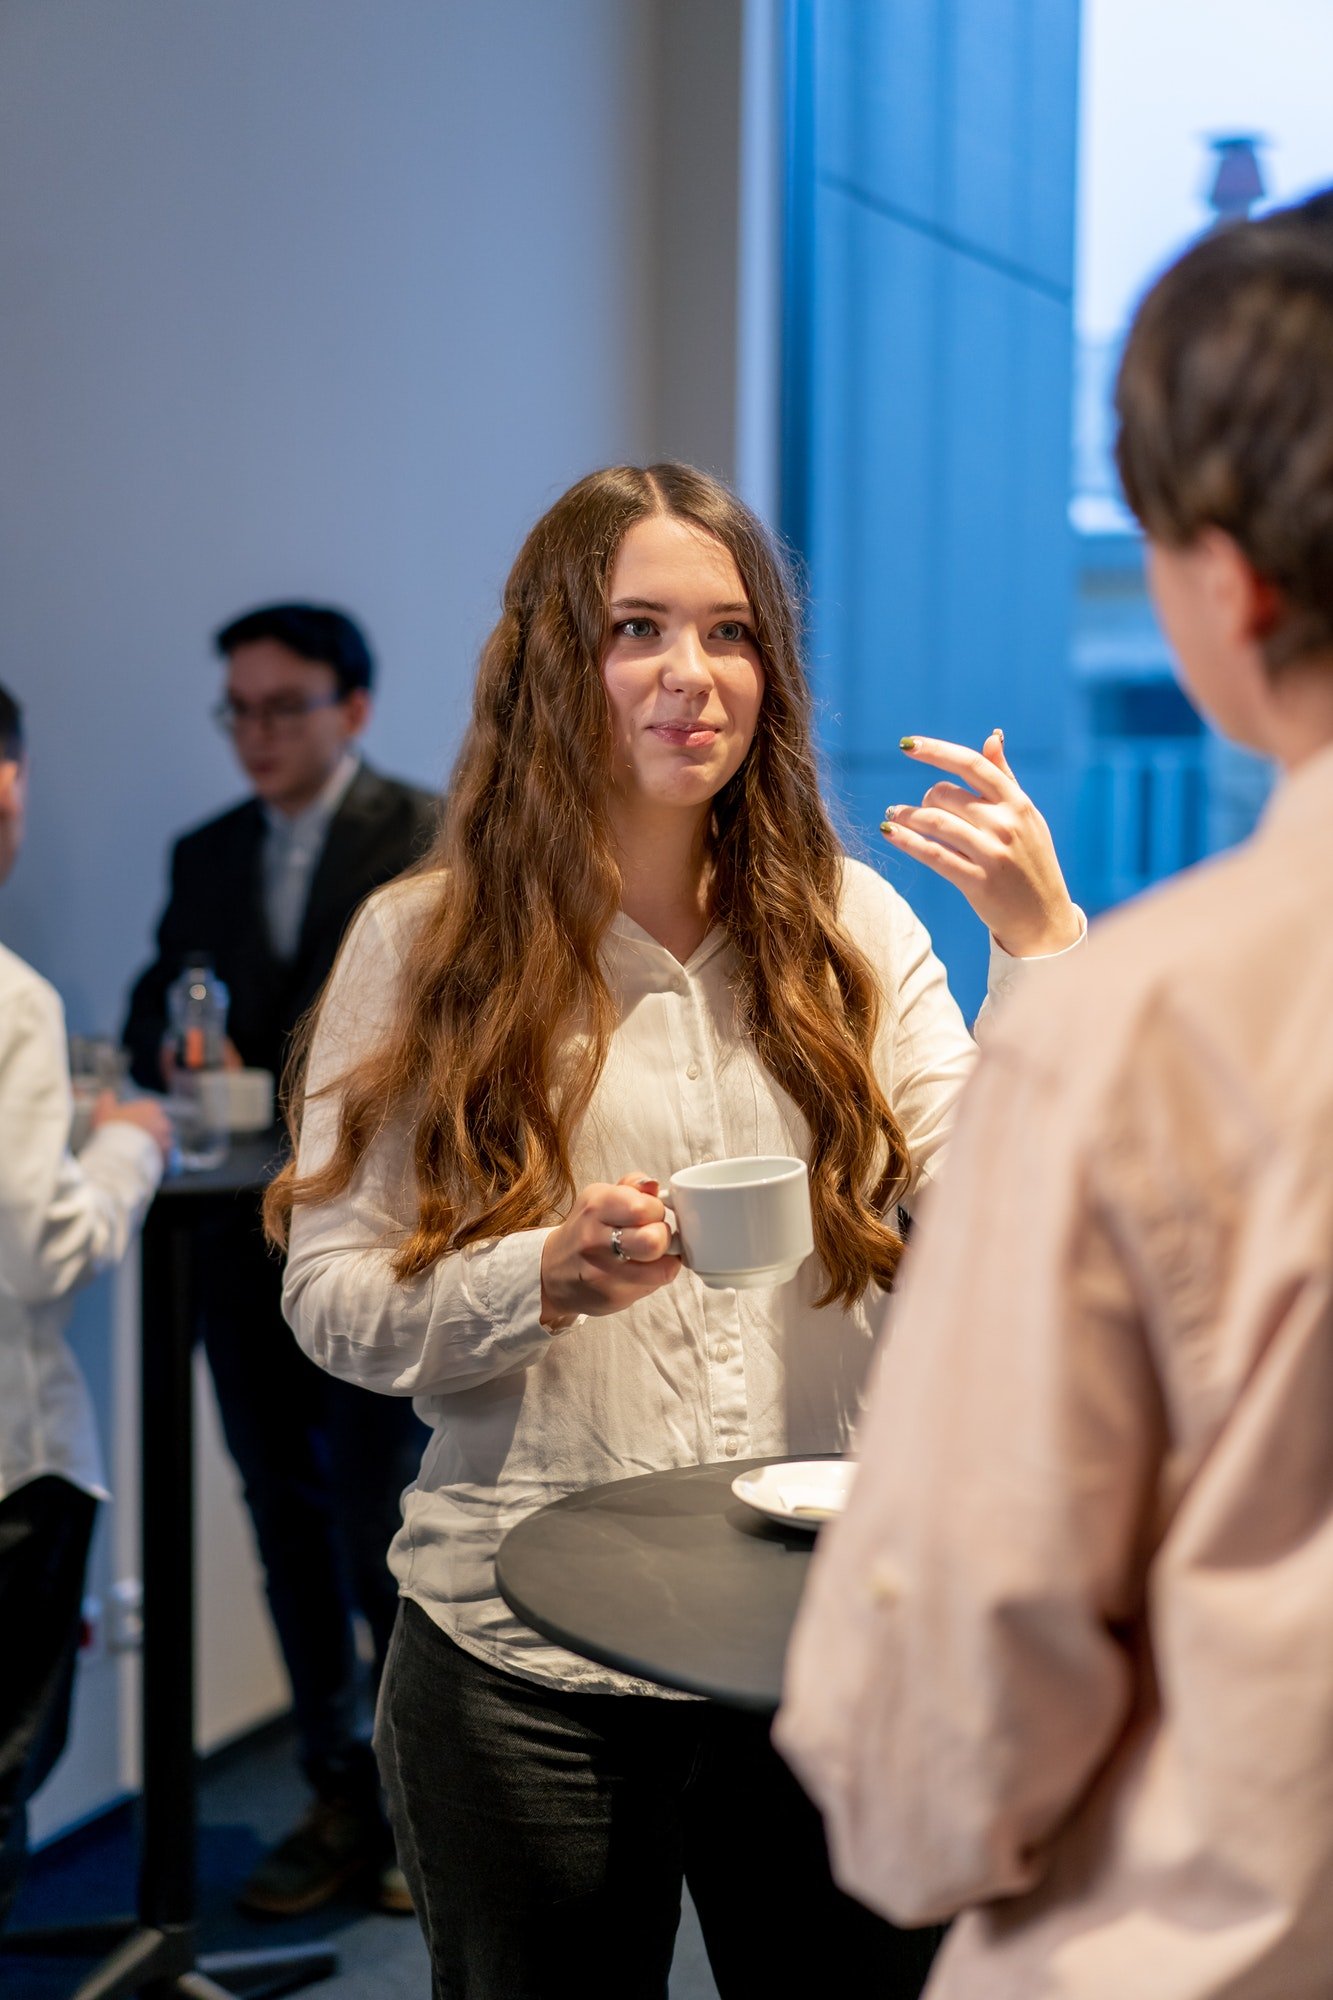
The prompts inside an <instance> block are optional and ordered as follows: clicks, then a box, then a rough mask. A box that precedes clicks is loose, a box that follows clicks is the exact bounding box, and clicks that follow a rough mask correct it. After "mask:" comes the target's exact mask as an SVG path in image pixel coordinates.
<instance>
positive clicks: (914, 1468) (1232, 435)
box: [777, 192, 1333, 2000]
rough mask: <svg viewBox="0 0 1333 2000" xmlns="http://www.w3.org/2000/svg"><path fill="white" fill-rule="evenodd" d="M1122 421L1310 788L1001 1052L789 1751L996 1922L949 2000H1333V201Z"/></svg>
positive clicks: (878, 1392) (1277, 217)
mask: <svg viewBox="0 0 1333 2000" xmlns="http://www.w3.org/2000/svg"><path fill="white" fill-rule="evenodd" d="M1117 404H1118V411H1119V418H1120V436H1119V463H1120V470H1121V475H1122V478H1123V483H1124V487H1125V492H1126V494H1127V496H1128V498H1129V501H1130V503H1131V505H1132V506H1133V508H1134V510H1135V512H1136V513H1137V515H1138V517H1139V519H1140V520H1141V521H1142V523H1143V526H1144V528H1145V529H1146V531H1147V535H1148V573H1149V579H1150V582H1151V586H1152V590H1153V594H1154V596H1155V599H1156V602H1157V606H1158V610H1159V613H1160V616H1161V620H1162V623H1163V626H1164V628H1165V630H1166V633H1167V636H1168V638H1169V639H1170V641H1171V643H1172V645H1173V648H1174V650H1175V653H1176V656H1177V658H1178V661H1179V667H1180V672H1181V676H1182V678H1183V681H1184V683H1185V685H1186V687H1187V688H1188V690H1189V691H1190V693H1191V694H1192V696H1193V697H1194V699H1195V701H1196V702H1197V703H1198V705H1199V706H1200V708H1201V709H1202V710H1203V711H1204V712H1205V713H1206V714H1207V715H1208V716H1209V717H1210V718H1211V719H1212V721H1213V722H1214V723H1215V724H1216V725H1217V726H1218V727H1219V728H1220V729H1221V730H1222V731H1224V732H1225V733H1226V734H1227V735H1228V736H1230V737H1231V738H1233V739H1234V740H1236V741H1237V742H1240V743H1243V744H1246V745H1248V746H1250V747H1251V748H1253V749H1256V750H1259V751H1261V752H1263V753H1264V754H1265V755H1267V756H1269V757H1272V758H1273V759H1274V760H1275V761H1276V763H1277V765H1278V767H1279V770H1280V773H1281V776H1280V779H1279V783H1278V786H1277V789H1276V793H1275V796H1274V797H1273V799H1272V801H1271V804H1270V807H1269V810H1268V812H1267V814H1266V816H1265V818H1264V820H1263V823H1262V825H1261V827H1260V829H1259V831H1258V832H1257V834H1256V835H1255V836H1254V838H1253V839H1252V840H1250V841H1249V842H1248V843H1247V844H1246V845H1244V846H1243V847H1241V848H1240V849H1239V850H1238V851H1236V852H1235V853H1233V854H1231V855H1229V856H1227V857H1225V858H1223V859H1221V860H1218V861H1214V862H1210V863H1207V864H1205V865H1204V866H1202V867H1200V868H1199V869H1197V870H1195V871H1194V872H1193V873H1192V874H1191V875H1190V876H1189V877H1187V878H1186V879H1185V880H1184V881H1182V882H1180V883H1178V884H1176V885H1173V886H1171V887H1169V888H1167V889H1165V890H1162V891H1159V892H1157V893H1155V894H1152V895H1150V896H1149V897H1147V898H1146V899H1145V900H1144V901H1143V902H1142V903H1141V904H1140V905H1139V906H1138V907H1136V908H1134V909H1131V910H1129V911H1126V912H1124V913H1121V914H1118V915H1117V916H1115V917H1114V918H1112V919H1110V920H1108V921H1107V922H1106V923H1105V924H1104V925H1103V926H1101V928H1100V933H1099V935H1096V936H1095V937H1094V938H1093V939H1092V940H1091V941H1090V943H1089V947H1088V949H1087V950H1086V951H1085V952H1083V953H1081V954H1078V955H1077V956H1076V958H1073V959H1070V960H1069V961H1068V963H1067V964H1066V965H1065V966H1063V967H1062V968H1061V969H1060V972H1059V973H1058V974H1057V976H1056V977H1055V978H1054V979H1052V980H1051V981H1050V982H1048V983H1047V986H1046V989H1045V990H1044V991H1043V992H1042V993H1040V994H1035V993H1034V994H1031V995H1028V996H1024V1000H1023V1002H1022V1003H1021V1004H1019V1005H1016V1006H1015V1007H1014V1008H1013V1009H1012V1010H1009V1011H1008V1012H1007V1013H1006V1015H1005V1018H1004V1019H1003V1020H1001V1021H998V1022H997V1023H996V1028H995V1032H994V1034H993V1035H992V1037H991V1038H990V1039H989V1041H988V1043H987V1046H986V1049H985V1052H984V1054H983V1056H982V1059H981V1063H980V1066H979V1069H978V1073H977V1075H976V1077H975V1080H974V1081H973V1083H972V1084H971V1086H970V1087H969V1093H968V1096H967V1098H966V1101H965V1104H964V1106H963V1110H962V1114H961V1117H960V1119H959V1122H958V1127H957V1131H956V1137H955V1141H954V1146H953V1150H952V1152H951V1156H950V1159H949V1163H948V1168H947V1170H946V1173H945V1175H944V1177H943V1181H942V1184H941V1187H940V1191H939V1197H938V1201H937V1203H936V1204H935V1205H933V1206H932V1207H931V1208H930V1210H929V1213H928V1214H927V1216H926V1218H925V1222H924V1226H923V1230H922V1233H921V1239H920V1242H919V1244H914V1246H913V1252H912V1257H911V1259H910V1260H909V1268H908V1270H907V1271H906V1272H905V1274H904V1284H903V1294H904V1295H903V1297H902V1298H901V1299H900V1300H899V1304H898V1311H897V1313H896V1315H895V1320H894V1328H893V1333H892V1338H891V1340H890V1341H889V1342H888V1344H887V1346H886V1348H885V1350H884V1353H883V1357H882V1361H881V1362H880V1363H879V1364H878V1366H877V1371H876V1380H875V1384H874V1389H873V1393H872V1397H871V1402H870V1407H869V1411H868V1414H867V1416H866V1418H865V1420H864V1423H863V1425H862V1427H861V1429H860V1431H859V1435H858V1440H857V1444H858V1449H859V1453H860V1458H861V1464H860V1470H859V1472H858V1474H857V1477H856V1480H855V1484H854V1487H853V1491H852V1497H851V1501H850V1505H849V1508H848V1511H847V1513H846V1515H845V1516H844V1518H843V1519H842V1520H841V1521H840V1522H839V1523H837V1524H836V1526H835V1527H833V1528H831V1529H829V1530H828V1531H827V1532H826V1534H825V1535H824V1536H823V1537H822V1538H821V1545H820V1547H819V1550H818V1552H817V1555H816V1559H815V1562H814V1565H813V1574H812V1578H811V1582H810V1587H809V1589H808V1592H807V1595H806V1598H805V1600H804V1603H803V1606H802V1610H801V1615H800V1618H799V1621H798V1624H797V1629H796V1633H795V1638H794V1642H793V1646H792V1650H791V1653H790V1655H789V1660H788V1674H787V1687H786V1698H785V1702H784V1705H783V1708H782V1711H781V1713H780V1716H779V1720H778V1724H777V1740H778V1742H779V1744H780V1745H781V1747H782V1748H783V1749H784V1750H785V1752H786V1754H787V1755H788V1756H789V1758H790V1759H791V1760H792V1762H793V1763H794V1765H795V1767H796V1769H797V1771H798V1772H799V1773H800V1775H801V1776H802V1777H803V1778H804V1780H805V1781H806V1783H807V1784H808V1786H809V1788H810V1790H811V1791H812V1793H813V1794H814V1796H815V1798H816V1799H817V1800H819V1801H820V1803H821V1804H822V1806H823V1807H824V1810H825V1813H826V1816H827V1825H828V1830H829V1834H830V1837H831V1844H832V1850H833V1858H834V1864H835V1871H836V1874H837V1876H838V1879H839V1880H840V1881H841V1882H842V1883H843V1885H844V1886H845V1887H846V1888H847V1889H849V1890H850V1891H851V1892H853V1893H854V1894H855V1895H857V1896H860V1897H863V1898H864V1899H865V1900H866V1901H867V1902H868V1903H870V1904H871V1905H873V1906H874V1907H875V1908H877V1909H879V1910H882V1911H884V1912H885V1913H887V1914H889V1915H891V1916H893V1917H894V1918H896V1919H897V1920H898V1921H899V1922H902V1923H909V1924H910V1923H922V1922H926V1921H931V1920H940V1919H943V1918H946V1917H949V1916H951V1915H953V1914H954V1913H955V1912H958V1911H963V1912H965V1914H964V1915H962V1916H961V1917H960V1918H959V1920H958V1922H957V1923H956V1924H955V1925H954V1927H953V1930H952V1932H951V1934H950V1936H949V1937H948V1939H947V1940H946V1942H945V1945H944V1948H943V1950H942V1952H941V1954H940V1957H939V1959H938V1961H937V1964H936V1968H935V1971H934V1974H933V1975H932V1978H931V1981H930V1986H929V1992H930V1995H931V2000H1327V1996H1328V1995H1329V1994H1330V1993H1333V922H1331V917H1333V192H1331V193H1330V194H1328V195H1325V196H1323V197H1322V198H1319V199H1317V200H1315V201H1313V202H1311V203H1309V204H1307V205H1306V206H1305V207H1304V208H1302V209H1297V210H1290V211H1286V212H1280V213H1276V214H1273V215H1270V216H1269V217H1266V218H1265V219H1264V220H1262V221H1259V222H1256V223H1248V224H1242V225H1240V226H1237V227H1231V228H1227V229H1226V230H1224V231H1221V232H1218V233H1216V234H1214V235H1211V236H1209V237H1208V238H1206V239H1205V240H1204V241H1202V242H1200V243H1199V244H1197V245H1196V246H1195V247H1194V248H1193V249H1191V250H1190V251H1189V252H1187V254H1186V255H1185V256H1184V257H1183V258H1182V259H1181V260H1180V262H1179V263H1178V264H1176V265H1175V267H1174V268H1173V269H1172V270H1170V271H1169V272H1167V274H1166V275H1165V276H1164V277H1163V278H1162V279H1160V280H1159V282H1158V283H1157V284H1156V286H1155V287H1154V289H1153V290H1152V291H1151V292H1150V293H1149V295H1148V297H1147V299H1146V300H1145V301H1144V303H1143V305H1142V306H1141V308H1140V310H1139V313H1138V315H1137V318H1136V320H1135V323H1134V326H1133V329H1132V331H1131V333H1130V336H1129V341H1128V345H1127V348H1126V351H1125V355H1124V360H1123V363H1122V366H1121V371H1120V379H1119V386H1118V391H1117ZM1001 1163H1002V1167H1003V1171H997V1166H998V1165H1000V1164H1001Z"/></svg>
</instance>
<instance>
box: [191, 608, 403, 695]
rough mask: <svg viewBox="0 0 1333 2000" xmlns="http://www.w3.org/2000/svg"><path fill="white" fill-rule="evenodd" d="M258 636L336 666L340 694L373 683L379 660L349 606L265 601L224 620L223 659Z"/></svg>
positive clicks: (219, 646) (219, 638)
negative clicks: (337, 608)
mask: <svg viewBox="0 0 1333 2000" xmlns="http://www.w3.org/2000/svg"><path fill="white" fill-rule="evenodd" d="M257 639H276V640H277V641H278V643H279V645H282V646H286V647H287V648H288V649H289V651H291V652H293V653H299V654H300V656H301V658H302V659H303V660H314V661H315V662H316V663H317V664H318V665H319V666H323V667H332V668H333V671H334V673H335V674H336V675H337V676H338V692H339V694H351V693H353V692H354V690H355V689H357V688H369V687H373V685H374V682H375V661H374V657H373V655H372V653H371V650H370V647H369V646H368V645H367V643H366V635H365V633H364V632H363V631H362V630H361V627H360V626H359V625H358V624H357V623H356V621H355V620H354V619H351V618H349V617H348V616H347V613H346V612H345V611H335V610H334V609H333V608H332V606H331V605H327V604H264V605H261V606H260V608H259V610H258V611H247V612H246V613H245V615H244V617H242V618H233V619H232V621H231V623H230V625H224V626H223V628H222V630H221V631H220V632H219V633H217V635H216V636H215V638H214V640H213V644H214V645H215V646H216V648H217V650H218V652H219V653H221V654H222V655H223V657H224V659H225V658H226V657H227V656H228V655H229V654H231V653H234V652H235V651H236V649H237V647H238V646H250V645H253V644H254V642H255V641H256V640H257Z"/></svg>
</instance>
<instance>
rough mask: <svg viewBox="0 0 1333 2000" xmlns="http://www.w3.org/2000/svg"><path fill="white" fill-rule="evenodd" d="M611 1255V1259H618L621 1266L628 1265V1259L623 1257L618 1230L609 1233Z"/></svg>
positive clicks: (623, 1252)
mask: <svg viewBox="0 0 1333 2000" xmlns="http://www.w3.org/2000/svg"><path fill="white" fill-rule="evenodd" d="M611 1255H612V1256H613V1257H618V1258H619V1259H620V1261H621V1263H622V1264H628V1262H629V1258H628V1257H627V1256H626V1255H625V1251H624V1248H623V1246H622V1244H621V1241H620V1231H619V1230H618V1229H613V1230H612V1231H611Z"/></svg>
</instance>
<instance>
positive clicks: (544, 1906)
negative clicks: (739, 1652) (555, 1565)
mask: <svg viewBox="0 0 1333 2000" xmlns="http://www.w3.org/2000/svg"><path fill="white" fill-rule="evenodd" d="M376 1748H377V1750H378V1752H379V1758H380V1773H381V1777H382V1779H383V1783H384V1789H385V1793H386V1795H387V1797H388V1801H389V1816H390V1818H391V1820H392V1821H393V1828H394V1834H395V1837H396V1841H397V1847H398V1856H399V1860H400V1861H401V1863H402V1865H403V1868H404V1871H405V1872H406V1874H407V1877H408V1881H409V1883H410V1884H411V1887H412V1891H413V1896H414V1900H415V1902H416V1908H417V1914H418V1916H419V1918H420V1920H421V1924H422V1928H423V1930H424V1931H425V1934H426V1942H427V1944H428V1946H429V1948H430V1957H431V1972H432V1993H433V1995H434V2000H665V1996H666V1993H667V1977H668V1972H669V1969H670V1965H671V1954H672V1949H673V1946H674V1942H675V1936H676V1928H677V1925H678V1923H679V1920H680V1905H681V1887H682V1882H685V1883H688V1885H689V1889H690V1894H691V1895H692V1897H693V1898H694V1903H695V1907H696V1909H697V1910H698V1913H699V1921H700V1925H701V1927H702V1930H703V1935H704V1942H705V1945H706V1946H707V1950H708V1957H709V1962H710V1964H711V1966H712V1968H713V1976H714V1979H715V1980H716V1982H717V1989H718V1992H719V1994H720V1995H721V1996H722V2000H759V1997H760V1996H762V2000H787V1996H790V2000H811V1996H813V1995H817V1994H829V1995H834V1996H837V2000H851V1997H852V1996H857V1995H861V1994H865V1995H867V1996H869V1995H874V1996H875V2000H915V1996H916V1995H918V1994H919V1993H920V1991H921V1988H922V1986H923V1985H924V1984H925V1979H926V1974H927V1972H928V1970H929V1967H930V1962H931V1959H932V1957H933V1956H934V1953H935V1949H936V1947H937V1945H938V1942H939V1936H940V1933H939V1932H938V1931H937V1930H934V1929H932V1930H928V1931H899V1930H895V1929H894V1927H893V1926H892V1925H891V1924H888V1923H885V1922H883V1921H881V1919H880V1918H878V1917H875V1916H872V1915H871V1913H870V1912H869V1911H868V1910H866V1909H864V1908H862V1906H861V1905H860V1904H859V1903H856V1902H853V1901H852V1899H851V1898H850V1897H848V1896H845V1895H843V1894H842V1892H841V1891H840V1890H839V1889H838V1888H836V1887H835V1885H834V1883H833V1880H832V1877H831V1875H830V1873H829V1865H828V1856H827V1850H826V1848H825V1844H824V1834H823V1828H822V1825H821V1823H820V1820H819V1816H818V1814H817V1813H816V1811H815V1809H814V1807H813V1806H812V1805H811V1804H810V1802H809V1800H808V1799H807V1798H806V1797H805V1795H804V1793H803V1792H802V1791H801V1789H800V1787H799V1786H798V1785H797V1783H796V1780H795V1779H794V1778H793V1777H792V1775H791V1773H790V1772H789V1771H788V1769H787V1767H786V1765H785V1764H784V1763H783V1762H782V1760H781V1759H780V1758H779V1756H778V1754H777V1752H776V1751H775V1750H774V1749H773V1747H772V1745H771V1743H770V1741H769V1724H768V1720H767V1718H766V1717H763V1716H755V1715H746V1714H742V1713H739V1712H738V1711H735V1710H729V1709H723V1708H719V1707H715V1706H714V1705H713V1704H712V1703H708V1702H695V1701H690V1702H685V1701H668V1700H658V1699H656V1698H654V1697H653V1696H651V1695H600V1694H562V1693H560V1692H558V1691H556V1690H553V1689H550V1688H543V1687H538V1686H535V1685H534V1684H532V1683H530V1682H527V1681H523V1680H519V1679H517V1678H515V1677H514V1676H512V1675H509V1674H504V1673H500V1672H498V1671H496V1670H495V1669H494V1668H492V1667H489V1666H487V1665H485V1664H484V1663H483V1662H482V1661H480V1660H477V1659H474V1658H473V1657H472V1655H471V1654H469V1653H466V1652H464V1651H463V1650H462V1649H461V1648H459V1647H458V1646H455V1645H454V1644H453V1642H452V1641H451V1640H450V1639H448V1638H447V1637H446V1636H445V1634H444V1633H442V1632H441V1631H440V1630H439V1629H438V1627H436V1626H435V1625H433V1624H432V1622H431V1621H430V1619H429V1618H428V1617H427V1616H426V1614H425V1613H424V1612H423V1611H422V1610H421V1609H420V1607H419V1606H418V1605H416V1604H414V1603H412V1602H411V1601H410V1600H405V1601H404V1602H403V1604H402V1606H401V1607H400V1611H399V1618H398V1625H397V1629H396V1631H395V1633H394V1638H393V1644H392V1646H391V1648H390V1652H389V1661H388V1665H387V1667H386V1669H385V1675H384V1681H383V1684H382V1686H381V1689H380V1705H379V1715H378V1719H377V1724H376Z"/></svg>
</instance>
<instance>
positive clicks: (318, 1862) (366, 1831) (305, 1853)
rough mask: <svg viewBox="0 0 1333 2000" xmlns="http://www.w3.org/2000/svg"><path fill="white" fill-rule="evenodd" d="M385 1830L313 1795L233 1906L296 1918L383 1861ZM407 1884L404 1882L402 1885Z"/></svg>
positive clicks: (361, 1813) (350, 1809)
mask: <svg viewBox="0 0 1333 2000" xmlns="http://www.w3.org/2000/svg"><path fill="white" fill-rule="evenodd" d="M385 1839H386V1829H385V1827H384V1825H383V1823H382V1821H380V1820H379V1819H378V1818H373V1817H369V1816H367V1814H366V1813H365V1812H364V1811H359V1810H358V1809H357V1808H356V1807H355V1806H351V1805H348V1804H347V1803H346V1802H345V1801H343V1800H340V1799H316V1800H315V1803H314V1804H313V1805H312V1806H311V1808H310V1810H309V1812H308V1813H307V1814H306V1816H305V1818H304V1819H303V1820H302V1821H301V1824H300V1825H299V1826H298V1827H296V1828H294V1829H293V1831H292V1832H291V1833H289V1834H288V1835H287V1837H286V1839H285V1840H281V1841H279V1843H278V1845H277V1846H276V1847H275V1848H274V1849H273V1850H272V1852H271V1853H269V1854H266V1855H265V1856H264V1859H263V1860H262V1861H261V1862H260V1864H259V1866H258V1868H256V1870H255V1872H254V1874H253V1875H252V1876H251V1877H250V1879H249V1881H248V1882H247V1883H246V1885H245V1887H244V1888H243V1889H242V1890H241V1893H240V1895H239V1896H238V1897H237V1898H236V1907H237V1908H238V1909H240V1910H248V1911H250V1912H252V1913H253V1914H255V1915H259V1916H265V1917H299V1916H303V1915H304V1914H305V1912H306V1911H307V1910H317V1909H318V1908H319V1906H320V1904H321V1903H327V1902H329V1901H330V1900H331V1899H332V1898H333V1897H334V1896H336V1895H337V1893H338V1891H339V1890H340V1889H343V1888H345V1887H346V1886H347V1885H348V1884H349V1883H350V1882H354V1881H355V1880H356V1879H357V1877H358V1876H361V1875H365V1874H367V1873H369V1872H370V1871H371V1870H374V1871H375V1872H376V1873H378V1871H379V1870H380V1869H381V1868H382V1867H383V1865H384V1846H385ZM404 1886H406V1885H404Z"/></svg>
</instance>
